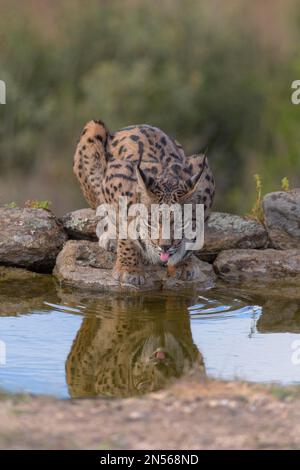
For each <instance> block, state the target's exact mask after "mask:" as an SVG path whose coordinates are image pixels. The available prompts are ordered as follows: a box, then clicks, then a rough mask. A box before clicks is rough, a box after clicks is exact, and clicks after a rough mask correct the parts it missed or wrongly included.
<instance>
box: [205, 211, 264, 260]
mask: <svg viewBox="0 0 300 470" xmlns="http://www.w3.org/2000/svg"><path fill="white" fill-rule="evenodd" d="M204 240H205V241H204V247H203V249H202V250H201V251H200V252H199V253H198V256H199V258H200V259H205V260H207V261H213V260H214V259H215V258H216V256H217V254H218V253H219V252H220V251H222V250H229V249H232V248H264V247H265V246H266V245H267V242H268V235H267V231H266V230H265V228H264V226H263V225H262V224H260V223H259V222H256V221H255V220H250V219H245V218H243V217H240V216H239V215H231V214H227V213H225V212H224V213H223V212H212V214H211V216H210V218H209V221H208V223H207V226H206V228H205V232H204Z"/></svg>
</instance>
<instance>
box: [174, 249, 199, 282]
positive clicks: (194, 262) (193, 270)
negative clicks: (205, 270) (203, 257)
mask: <svg viewBox="0 0 300 470" xmlns="http://www.w3.org/2000/svg"><path fill="white" fill-rule="evenodd" d="M200 275H201V269H200V266H199V260H198V258H196V256H195V255H191V256H189V257H188V258H187V259H186V260H184V261H182V262H181V263H179V264H178V265H177V266H176V267H175V277H176V278H177V279H181V280H182V281H195V280H197V279H198V278H199V277H200Z"/></svg>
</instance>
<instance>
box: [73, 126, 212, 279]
mask: <svg viewBox="0 0 300 470" xmlns="http://www.w3.org/2000/svg"><path fill="white" fill-rule="evenodd" d="M74 172H75V175H76V176H77V178H78V180H79V183H80V186H81V189H82V191H83V194H84V196H85V198H86V200H87V201H88V203H89V204H90V206H91V207H93V208H95V209H96V208H97V207H98V206H99V205H100V204H102V203H110V204H114V205H115V207H116V208H117V206H118V201H119V197H120V196H126V197H127V200H128V207H129V206H130V205H131V204H133V203H136V202H142V203H144V204H145V205H146V206H147V207H148V208H149V211H150V207H151V204H153V203H155V204H168V205H171V204H175V203H177V204H181V205H183V204H185V203H192V204H195V203H202V204H204V209H205V219H206V220H207V219H208V217H209V213H210V209H211V205H212V202H213V198H214V192H215V183H214V177H213V175H212V172H211V170H210V167H209V165H208V161H207V157H206V156H205V155H203V154H199V155H192V156H189V157H187V156H186V155H185V153H184V150H183V148H182V146H181V145H180V144H179V143H178V142H177V141H175V140H173V139H172V138H170V137H169V136H168V135H166V134H165V133H164V132H163V131H162V130H160V129H158V128H156V127H153V126H149V125H146V124H143V125H136V126H130V127H126V128H123V129H121V130H119V131H117V132H115V133H114V134H111V133H110V132H109V130H108V129H107V127H106V126H105V124H104V123H103V122H102V121H90V122H89V123H88V124H87V125H86V126H85V128H84V130H83V132H82V135H81V137H80V140H79V143H78V146H77V149H76V153H75V157H74ZM109 242H110V240H109V234H108V235H107V234H106V239H103V240H102V245H103V244H105V246H106V247H108V244H109ZM185 244H186V240H184V239H183V240H182V239H180V240H176V239H174V238H173V237H172V235H171V238H170V239H168V240H164V239H162V238H161V237H159V238H158V239H157V240H152V239H149V240H146V241H145V240H137V241H134V240H121V239H120V240H118V241H117V261H116V265H115V269H114V275H115V277H117V278H118V279H119V280H120V282H121V283H124V284H133V285H140V284H143V282H144V277H143V267H142V262H141V260H142V258H144V259H145V260H146V261H148V262H149V261H150V262H151V263H160V253H161V252H162V251H166V252H168V255H169V256H170V258H169V261H168V264H169V265H178V264H181V265H182V266H185V267H187V269H183V270H182V272H183V273H187V272H188V273H189V277H190V278H191V279H192V278H193V276H194V275H196V273H195V272H194V270H193V265H191V266H190V269H188V268H189V263H190V261H189V260H188V257H189V253H188V252H187V249H186V247H185ZM141 255H143V256H141ZM185 275H186V274H185Z"/></svg>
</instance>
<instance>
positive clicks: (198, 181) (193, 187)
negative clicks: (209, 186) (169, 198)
mask: <svg viewBox="0 0 300 470" xmlns="http://www.w3.org/2000/svg"><path fill="white" fill-rule="evenodd" d="M208 168H209V167H208V163H207V157H206V155H205V156H204V159H203V163H202V167H201V168H200V170H199V172H198V173H196V174H195V175H193V176H192V177H191V178H190V179H189V180H188V181H187V184H188V186H189V187H190V189H189V190H188V191H187V192H186V193H185V194H184V195H183V196H182V198H181V200H180V202H181V203H185V202H188V201H191V200H192V199H193V196H194V195H195V194H197V193H198V192H200V191H201V187H202V185H203V183H204V181H205V177H206V174H207V170H208Z"/></svg>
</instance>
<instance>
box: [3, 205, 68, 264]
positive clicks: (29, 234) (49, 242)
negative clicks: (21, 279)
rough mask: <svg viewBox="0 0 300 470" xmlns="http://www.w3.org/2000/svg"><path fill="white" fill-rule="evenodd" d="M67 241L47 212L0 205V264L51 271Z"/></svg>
mask: <svg viewBox="0 0 300 470" xmlns="http://www.w3.org/2000/svg"><path fill="white" fill-rule="evenodd" d="M66 240H67V235H66V233H65V231H64V229H63V227H62V226H61V224H60V223H59V222H58V221H57V219H56V218H55V216H54V215H53V214H52V213H51V212H49V211H46V210H44V209H8V208H3V207H2V208H0V265H1V264H2V265H6V266H16V267H20V268H26V269H30V270H33V271H43V272H50V271H51V270H52V269H53V267H54V265H55V260H56V257H57V255H58V253H59V251H60V250H61V249H62V246H63V244H64V242H65V241H66Z"/></svg>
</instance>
